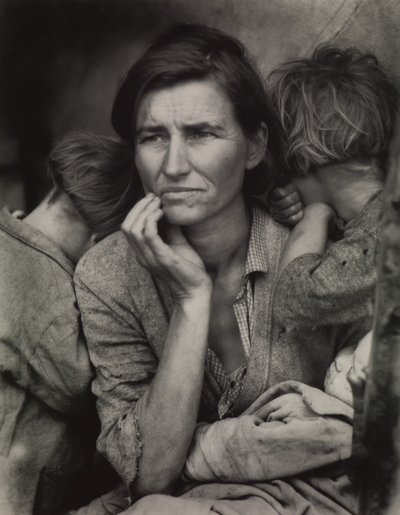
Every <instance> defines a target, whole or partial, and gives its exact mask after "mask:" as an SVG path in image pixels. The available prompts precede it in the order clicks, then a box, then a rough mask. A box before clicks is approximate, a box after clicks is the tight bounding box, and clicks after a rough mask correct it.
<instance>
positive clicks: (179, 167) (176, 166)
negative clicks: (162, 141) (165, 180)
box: [163, 138, 190, 177]
mask: <svg viewBox="0 0 400 515" xmlns="http://www.w3.org/2000/svg"><path fill="white" fill-rule="evenodd" d="M163 171H164V174H165V175H168V176H172V177H175V176H179V175H185V174H188V173H189V172H190V165H189V160H188V156H187V149H186V145H185V142H184V141H182V140H181V139H175V138H171V140H170V143H169V146H168V150H167V153H166V155H165V160H164V170H163Z"/></svg>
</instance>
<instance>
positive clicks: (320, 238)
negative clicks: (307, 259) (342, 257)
mask: <svg viewBox="0 0 400 515" xmlns="http://www.w3.org/2000/svg"><path fill="white" fill-rule="evenodd" d="M334 219H335V212H334V211H333V209H332V208H331V207H330V206H328V204H323V203H322V202H316V203H314V204H310V205H309V206H306V207H305V208H304V215H303V218H302V220H300V222H299V223H298V224H297V225H296V226H295V227H294V228H293V229H292V231H291V233H290V236H289V239H288V241H287V243H286V247H285V250H284V253H283V256H282V259H281V262H280V266H279V273H281V272H282V270H284V269H285V268H286V266H287V265H288V264H289V263H291V262H292V261H293V260H294V259H296V258H297V257H299V256H302V255H304V254H318V255H320V256H322V255H323V254H324V252H325V250H326V246H327V242H328V231H329V226H330V224H331V223H332V221H333V220H334Z"/></svg>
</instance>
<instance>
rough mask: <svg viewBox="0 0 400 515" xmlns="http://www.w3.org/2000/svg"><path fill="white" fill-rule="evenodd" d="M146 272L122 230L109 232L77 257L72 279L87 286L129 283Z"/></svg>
mask: <svg viewBox="0 0 400 515" xmlns="http://www.w3.org/2000/svg"><path fill="white" fill-rule="evenodd" d="M144 275H148V272H147V271H146V270H145V269H144V268H143V267H142V266H141V265H140V264H139V263H138V262H137V259H136V255H135V252H134V251H133V249H132V248H131V247H130V245H129V243H128V241H127V239H126V238H125V236H124V235H123V233H122V232H121V231H118V232H115V233H113V234H110V235H109V236H107V237H106V238H104V239H103V240H102V241H100V242H99V243H97V244H96V245H95V246H94V247H92V248H91V249H90V250H89V251H88V252H86V253H85V254H84V255H83V257H82V258H81V259H80V261H79V263H78V265H77V267H76V270H75V281H76V282H78V281H80V282H83V283H84V284H86V285H89V284H93V285H99V286H100V285H102V286H106V287H108V286H113V285H114V286H115V285H116V284H119V283H120V282H122V283H124V284H126V285H128V284H129V283H132V282H133V283H134V282H136V280H137V278H138V277H143V276H144Z"/></svg>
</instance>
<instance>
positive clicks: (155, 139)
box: [139, 134, 165, 144]
mask: <svg viewBox="0 0 400 515" xmlns="http://www.w3.org/2000/svg"><path fill="white" fill-rule="evenodd" d="M164 139H165V138H164V136H162V135H161V134H150V135H149V136H142V137H141V138H139V143H141V144H146V143H161V142H162V141H164Z"/></svg>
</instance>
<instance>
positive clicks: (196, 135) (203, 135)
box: [191, 131, 215, 140]
mask: <svg viewBox="0 0 400 515" xmlns="http://www.w3.org/2000/svg"><path fill="white" fill-rule="evenodd" d="M214 137H215V134H213V133H212V132H207V131H197V132H193V133H192V134H191V138H192V139H198V140H205V139H211V138H214Z"/></svg>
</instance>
